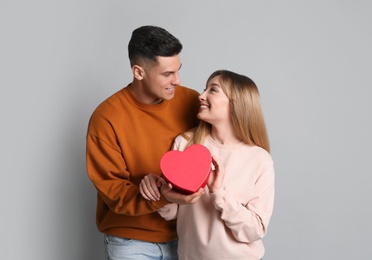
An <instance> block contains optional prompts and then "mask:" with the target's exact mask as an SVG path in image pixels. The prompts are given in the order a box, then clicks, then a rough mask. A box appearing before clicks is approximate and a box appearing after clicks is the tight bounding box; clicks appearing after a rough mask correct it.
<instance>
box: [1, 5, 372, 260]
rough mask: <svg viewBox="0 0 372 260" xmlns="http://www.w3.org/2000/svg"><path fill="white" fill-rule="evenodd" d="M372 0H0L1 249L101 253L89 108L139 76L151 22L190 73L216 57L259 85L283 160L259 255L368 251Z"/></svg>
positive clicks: (362, 255)
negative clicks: (134, 40)
mask: <svg viewBox="0 0 372 260" xmlns="http://www.w3.org/2000/svg"><path fill="white" fill-rule="evenodd" d="M371 11H372V2H371V1H368V0H364V1H363V0H356V1H346V0H344V1H341V0H333V1H331V0H322V1H320V0H315V1H294V0H293V1H287V0H284V1H253V0H246V1H242V0H240V1H238V0H236V1H221V0H202V1H200V0H199V1H196V0H189V1H183V2H181V1H179V2H177V1H170V0H162V1H152V0H143V1H124V0H122V1H119V0H110V1H107V0H106V1H103V0H101V1H99V0H64V1H55V0H35V1H25V0H23V1H7V0H5V1H4V0H2V1H0V37H1V41H0V71H1V72H0V74H1V75H0V86H1V90H0V91H1V97H0V98H1V102H0V108H1V109H0V113H1V114H0V115H1V121H2V123H1V128H0V129H1V130H0V131H1V132H0V133H1V148H0V149H1V189H0V192H1V194H0V195H1V196H0V205H1V214H0V225H1V236H2V242H1V244H0V248H1V250H0V258H1V259H12V260H13V259H35V260H44V259H45V260H47V259H48V260H50V259H53V260H74V259H76V260H77V259H79V260H80V259H89V260H99V259H103V245H102V236H101V234H99V233H98V232H97V230H96V227H95V196H96V194H95V190H94V188H93V186H92V184H91V183H90V182H89V180H88V178H87V175H86V172H85V131H86V126H87V123H88V120H89V117H90V115H91V113H92V111H93V109H94V108H95V107H96V106H97V105H98V103H99V102H101V101H102V100H103V99H105V98H106V97H108V96H109V95H111V94H112V93H114V92H115V91H117V90H119V89H120V88H122V87H123V86H125V85H126V84H127V83H128V82H129V81H130V80H131V74H130V68H129V63H128V59H127V50H126V48H127V43H128V40H129V38H130V34H131V32H132V30H133V29H135V28H137V27H139V26H141V25H145V24H154V25H159V26H162V27H164V28H166V29H168V30H169V31H170V32H172V33H173V34H174V35H176V36H177V37H178V38H179V39H180V40H181V41H182V42H183V44H184V50H183V52H182V56H181V58H182V62H183V67H182V70H181V77H182V81H183V82H182V83H183V84H184V85H187V86H189V87H192V88H194V89H197V90H199V91H201V90H202V89H203V88H204V84H205V80H206V79H207V77H208V76H209V74H210V73H211V72H213V71H214V70H216V69H221V68H224V69H229V70H233V71H236V72H238V73H243V74H246V75H248V76H250V77H251V78H252V79H253V80H255V82H256V83H257V85H258V86H259V88H260V91H261V96H262V105H263V108H264V112H265V116H266V121H267V125H268V129H269V135H270V139H271V144H272V155H273V158H274V160H275V167H276V188H277V189H276V204H275V211H274V215H273V218H272V221H271V224H270V226H269V232H268V235H267V237H266V238H265V240H264V242H265V245H266V250H267V253H266V255H265V260H292V259H293V260H297V259H301V260H307V259H308V260H314V259H316V260H318V259H337V260H339V259H345V260H346V259H347V260H348V259H372V252H371V249H370V232H371V231H372V224H371V221H370V220H371V219H372V210H371V203H370V199H371V198H372V192H371V189H370V185H371V182H372V178H371V173H372V170H371V155H372V153H371V150H370V148H371V146H372V138H371V133H372V127H371V111H372V106H371V103H370V101H369V100H370V98H371V87H372V86H371V68H372V62H371V61H372V48H371V46H372V34H371V24H372V15H371Z"/></svg>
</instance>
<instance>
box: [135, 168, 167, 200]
mask: <svg viewBox="0 0 372 260" xmlns="http://www.w3.org/2000/svg"><path fill="white" fill-rule="evenodd" d="M165 184H166V182H165V180H164V179H163V178H162V177H160V176H158V175H155V174H152V173H150V174H148V175H146V176H145V177H144V178H143V179H142V181H141V183H140V185H139V190H140V193H141V195H142V197H144V198H145V199H147V200H152V201H157V200H159V199H160V190H159V188H160V187H161V186H162V185H165Z"/></svg>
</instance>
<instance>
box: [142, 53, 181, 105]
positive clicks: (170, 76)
mask: <svg viewBox="0 0 372 260" xmlns="http://www.w3.org/2000/svg"><path fill="white" fill-rule="evenodd" d="M157 60H158V63H151V64H148V65H146V66H144V67H143V70H144V75H143V79H142V83H143V90H144V92H145V93H143V94H144V95H145V97H146V100H148V101H149V103H152V104H156V103H159V102H161V101H162V100H170V99H172V98H173V97H174V93H175V88H176V86H178V85H179V84H180V77H179V74H178V71H179V69H180V68H181V61H180V56H179V55H175V56H172V57H161V56H159V57H158V58H157Z"/></svg>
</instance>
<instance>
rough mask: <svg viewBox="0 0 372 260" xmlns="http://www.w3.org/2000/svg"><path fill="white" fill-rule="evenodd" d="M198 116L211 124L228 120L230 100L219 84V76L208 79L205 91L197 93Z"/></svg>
mask: <svg viewBox="0 0 372 260" xmlns="http://www.w3.org/2000/svg"><path fill="white" fill-rule="evenodd" d="M199 101H200V107H199V113H198V118H199V119H200V120H203V121H206V122H208V123H210V124H212V125H217V124H223V123H229V122H230V100H229V98H228V97H227V96H226V94H225V93H224V92H223V90H222V88H221V85H220V76H219V75H218V76H216V77H214V78H212V79H211V80H209V82H208V83H207V88H206V89H205V91H204V92H203V93H202V94H200V95H199Z"/></svg>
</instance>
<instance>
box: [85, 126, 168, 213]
mask: <svg viewBox="0 0 372 260" xmlns="http://www.w3.org/2000/svg"><path fill="white" fill-rule="evenodd" d="M113 143H114V142H110V138H107V139H105V140H103V139H102V138H99V137H97V136H96V135H94V134H92V133H89V132H88V135H87V149H86V164H87V172H88V176H89V178H90V179H91V181H92V182H93V184H94V186H95V187H96V189H97V192H98V195H99V197H100V198H101V199H102V200H103V201H104V202H105V204H106V205H107V206H108V207H109V208H110V210H111V211H113V212H115V213H117V214H125V215H131V216H138V215H143V214H149V213H152V212H155V211H156V210H158V209H159V208H161V207H163V206H164V205H166V204H168V203H169V202H167V201H166V200H165V198H162V199H161V200H159V201H157V202H150V201H147V200H145V199H144V198H143V197H142V196H141V194H140V193H139V187H138V186H137V185H135V184H133V183H132V182H131V181H130V173H129V172H128V171H127V170H126V169H127V167H126V163H125V160H124V158H123V156H122V154H121V152H120V150H119V149H118V148H117V147H114V145H113Z"/></svg>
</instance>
